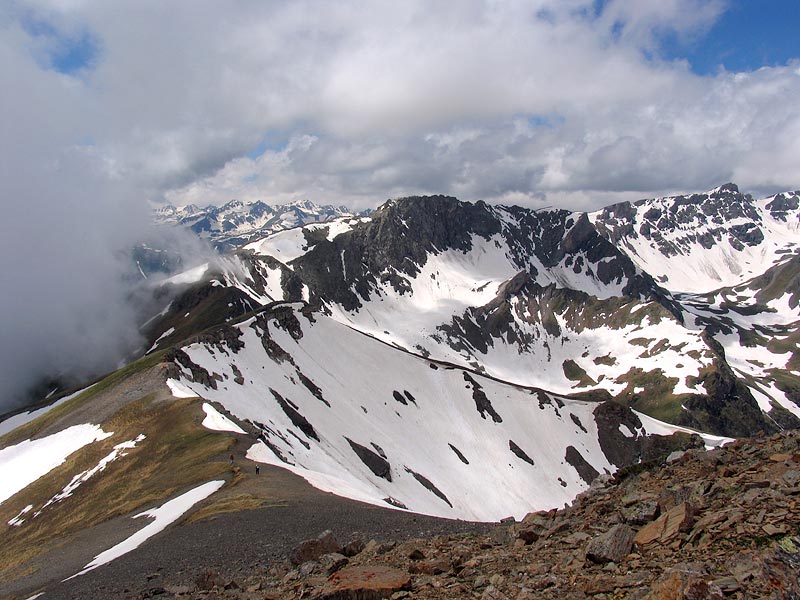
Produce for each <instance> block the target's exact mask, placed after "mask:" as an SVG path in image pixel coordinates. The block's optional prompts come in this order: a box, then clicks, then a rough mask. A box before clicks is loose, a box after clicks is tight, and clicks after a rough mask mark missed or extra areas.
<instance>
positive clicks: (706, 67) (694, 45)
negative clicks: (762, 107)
mask: <svg viewBox="0 0 800 600" xmlns="http://www.w3.org/2000/svg"><path fill="white" fill-rule="evenodd" d="M799 25H800V1H798V0H732V1H731V2H729V3H728V5H727V7H726V10H725V11H724V12H723V13H722V15H720V17H719V18H718V19H717V21H716V23H714V25H713V26H712V27H711V29H710V30H709V31H708V32H707V33H706V34H705V35H703V36H702V37H701V38H700V39H695V40H691V41H689V42H686V41H684V40H681V39H680V38H678V37H677V36H675V35H674V33H673V34H666V35H663V36H662V37H661V40H660V41H661V55H662V57H663V58H666V59H673V60H674V59H685V60H687V61H688V63H689V64H690V65H691V69H692V71H694V72H695V73H697V74H698V75H709V74H714V73H716V72H718V71H719V70H720V69H725V70H726V71H731V72H739V71H754V70H756V69H759V68H761V67H774V66H780V65H785V64H787V63H788V62H790V61H791V60H796V59H800V41H798V40H799V39H800V38H798V33H797V32H798V26H799Z"/></svg>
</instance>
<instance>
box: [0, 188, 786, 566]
mask: <svg viewBox="0 0 800 600" xmlns="http://www.w3.org/2000/svg"><path fill="white" fill-rule="evenodd" d="M257 205H258V206H257ZM289 206H291V205H289ZM294 209H297V210H300V209H302V211H303V213H304V214H305V215H306V216H304V217H302V218H301V217H300V216H298V213H297V212H293V211H294ZM215 211H216V212H215ZM337 211H338V212H337ZM276 215H282V216H276ZM286 215H290V216H286ZM291 215H294V216H291ZM309 215H310V216H309ZM317 216H319V220H317ZM329 217H330V218H329ZM295 218H296V219H299V220H292V219H295ZM323 218H326V219H327V220H325V221H322V220H321V219H323ZM159 219H160V220H161V221H162V222H172V223H180V224H182V225H184V226H190V227H192V228H194V229H195V231H197V232H200V233H201V235H205V236H208V237H209V239H211V240H212V241H213V242H214V243H215V244H217V245H218V247H229V246H232V245H236V246H237V248H236V249H235V250H233V251H231V252H228V253H226V254H225V255H224V256H221V257H220V258H219V259H218V260H214V261H211V262H209V263H206V264H203V265H201V266H199V267H196V268H194V269H191V270H189V271H185V272H182V273H178V274H176V275H174V276H172V277H170V278H168V279H167V280H165V281H162V282H159V283H158V284H154V285H155V286H156V288H155V289H154V293H155V294H156V296H157V297H159V298H163V304H162V306H161V308H160V310H159V311H158V313H157V314H154V315H153V316H152V317H151V318H150V319H149V321H148V322H147V323H146V324H144V325H143V329H142V331H143V333H144V334H145V336H146V337H147V339H148V344H147V345H148V347H149V350H147V352H146V355H145V356H144V357H143V358H141V359H140V360H138V361H137V362H134V363H132V364H131V365H128V366H127V367H126V368H125V369H123V370H121V371H118V372H115V373H113V374H111V375H109V376H108V377H105V378H102V379H101V380H99V381H98V382H96V383H95V384H94V386H93V387H90V388H87V389H86V390H79V391H78V392H77V393H75V394H73V395H71V396H66V397H62V398H60V399H57V398H51V400H57V403H56V405H51V406H50V407H41V408H39V409H38V411H31V412H27V413H21V414H18V415H15V416H14V417H12V418H11V419H7V420H6V421H2V422H0V435H2V433H5V435H4V436H3V437H0V447H3V449H2V450H0V469H2V467H3V464H4V463H3V461H4V458H5V459H6V463H8V460H10V459H8V457H9V456H11V455H13V456H24V455H25V452H28V451H33V447H34V446H37V447H39V448H43V449H49V451H54V450H53V449H54V448H59V449H60V450H58V452H61V453H62V455H63V456H62V458H61V460H62V462H61V463H58V461H51V462H55V463H57V464H56V465H55V466H52V465H51V466H48V465H50V463H47V464H45V465H44V466H42V467H41V468H40V471H41V474H40V475H38V476H36V477H34V475H36V473H33V471H34V470H32V469H28V471H31V473H29V475H28V476H26V477H22V476H18V477H17V479H16V480H15V481H17V484H16V485H15V487H14V488H13V489H12V488H11V487H10V486H7V487H9V490H8V492H9V493H8V494H7V497H6V499H4V500H3V501H0V517H2V518H3V519H5V520H6V521H7V522H9V523H10V524H9V528H10V530H11V532H12V542H14V543H16V544H18V546H14V544H11V545H9V548H14V547H23V546H24V545H25V544H30V543H31V540H32V539H33V538H31V536H32V535H34V533H33V532H34V531H39V532H40V531H41V529H42V527H45V525H46V524H47V527H49V528H50V529H51V530H58V531H61V532H62V533H63V535H64V536H65V538H66V539H72V538H71V537H70V536H76V535H78V532H79V531H80V530H82V529H85V528H86V527H89V526H91V527H100V526H101V524H102V523H104V522H105V521H107V520H108V519H110V518H111V517H112V516H114V517H116V516H119V515H127V514H133V512H134V511H136V510H141V509H143V508H152V506H153V504H154V503H156V501H157V500H159V499H165V498H168V497H171V496H174V495H175V494H176V493H178V492H181V491H182V492H185V493H188V492H186V489H187V488H189V487H192V486H194V487H192V489H193V490H199V489H200V488H201V487H202V485H207V484H209V483H210V482H211V481H216V482H220V483H219V486H218V487H217V488H215V489H213V490H212V489H211V488H208V490H206V488H203V490H204V491H203V493H205V491H208V494H209V495H211V496H210V497H211V498H220V500H218V501H217V502H218V503H219V502H224V501H225V500H224V498H226V496H225V494H228V496H227V497H229V496H230V494H232V493H233V492H232V491H231V490H232V489H233V486H235V482H236V481H237V479H236V478H237V477H238V475H237V474H236V473H235V472H233V473H229V472H228V469H227V461H226V460H225V459H226V457H227V453H228V449H229V448H231V447H235V446H236V445H237V444H244V446H245V447H244V448H243V449H242V452H241V459H242V460H246V461H252V462H257V463H260V464H267V465H273V466H277V467H281V468H283V469H286V470H289V471H291V472H293V473H296V474H297V475H300V476H302V477H303V478H304V479H306V480H307V481H308V482H310V483H311V484H312V485H314V486H315V487H317V488H318V489H321V490H324V491H330V492H334V493H335V494H337V495H340V496H344V497H347V498H351V499H354V500H358V501H361V502H366V503H368V504H372V505H376V506H383V507H386V508H390V509H393V510H399V511H409V512H413V513H422V514H427V515H434V516H439V517H449V518H459V519H469V520H477V521H495V520H498V519H501V518H503V517H506V516H509V515H514V516H516V517H518V518H521V517H522V516H524V515H525V514H526V513H528V512H530V511H532V510H547V509H552V508H559V507H563V506H564V505H565V504H569V503H570V502H571V501H572V500H573V499H574V498H575V497H576V495H577V494H579V493H580V492H582V491H583V490H586V489H587V488H588V487H589V486H590V485H591V483H592V482H593V481H595V480H596V479H597V478H598V476H601V475H606V474H608V475H610V474H612V473H614V472H615V471H617V470H618V469H620V468H623V467H626V466H629V465H631V464H636V463H639V462H642V461H645V462H646V461H649V460H652V459H655V458H658V457H663V456H666V455H668V454H670V453H671V452H674V451H677V450H682V449H686V448H690V447H703V446H705V447H709V448H711V447H717V446H720V445H722V444H724V443H726V442H727V441H729V440H730V438H735V437H743V436H750V435H755V434H757V433H774V432H777V431H779V430H783V429H791V428H796V427H798V426H800V372H799V371H800V368H799V367H800V355H799V354H798V344H797V340H798V325H799V324H800V308H798V302H799V301H800V296H799V295H798V294H800V279H799V277H800V271H799V270H798V268H799V267H800V258H799V257H798V244H800V236H798V227H799V226H800V192H786V193H782V194H777V195H775V196H771V197H769V198H763V199H754V198H752V197H751V196H750V195H747V194H743V193H741V192H740V191H739V190H738V188H737V187H736V186H735V185H733V184H726V185H723V186H721V187H719V188H716V189H714V190H711V191H709V192H706V193H702V194H692V195H686V196H673V197H666V198H657V199H647V200H641V201H638V202H626V203H621V204H615V205H613V206H609V207H607V208H604V209H602V210H599V211H596V212H591V213H580V212H572V211H568V210H560V209H545V210H532V209H527V208H522V207H516V206H490V205H488V204H485V203H483V202H477V203H468V202H461V201H459V200H457V199H456V198H452V197H447V196H427V197H409V198H399V199H393V200H390V201H388V202H386V203H384V204H383V205H381V206H380V207H379V208H378V209H376V210H375V211H374V212H372V213H370V214H361V215H354V214H350V213H346V212H345V211H344V209H333V208H331V207H323V208H322V209H317V208H316V207H314V206H312V205H310V204H305V205H302V206H295V207H294V208H290V209H286V207H282V208H281V209H271V208H270V207H268V206H267V205H259V203H256V204H252V205H244V204H241V203H235V202H234V203H229V204H228V205H225V206H224V207H221V208H220V209H218V210H217V209H206V210H202V211H201V210H199V209H196V208H192V207H186V208H184V209H174V208H171V207H167V208H165V209H163V210H162V211H161V212H160V213H159ZM309 221H310V222H309ZM290 222H291V223H301V222H302V224H300V225H299V226H296V227H288V228H284V227H283V225H285V224H289V223H290ZM278 223H280V225H277V224H278ZM276 226H277V227H279V228H280V230H277V231H276V230H275V229H274V228H275V227H276ZM265 227H266V228H267V229H264V228H265ZM143 351H144V349H143ZM201 408H202V411H201ZM201 423H202V425H201ZM75 427H81V428H83V429H81V435H80V436H79V439H80V442H75V444H74V445H65V444H64V443H63V441H61V440H60V438H58V439H57V436H59V435H62V434H63V432H64V431H66V430H67V429H68V428H75ZM9 452H10V453H11V454H9ZM104 452H105V453H106V454H104ZM3 453H6V454H5V455H4V454H3ZM111 454H113V458H111V459H109V458H108V457H109V456H111ZM188 456H191V457H192V460H193V461H194V462H193V463H192V464H191V467H187V465H186V463H185V462H184V461H185V457H188ZM103 457H105V458H103ZM127 457H129V458H127ZM101 459H102V460H101ZM235 459H236V461H237V464H238V461H239V459H240V457H239V455H238V454H237V456H236V457H235ZM198 460H203V461H206V463H204V466H203V467H202V468H200V467H198V465H197V464H196V461H198ZM98 461H99V462H98ZM103 461H106V462H103ZM233 462H234V455H233V454H232V455H231V464H233ZM101 464H102V465H103V466H102V468H100V465H101ZM245 464H246V463H245ZM176 468H182V469H184V471H182V476H181V477H180V478H179V481H177V482H173V483H170V484H169V485H165V484H164V482H160V483H157V481H159V478H158V477H155V476H153V473H154V472H155V471H158V470H161V469H167V470H170V469H176ZM93 469H94V470H93ZM101 471H102V474H99V473H100V472H101ZM89 472H91V473H92V474H91V475H90V476H88V477H85V473H89ZM82 474H83V475H82ZM143 474H147V476H144V475H143ZM31 477H34V478H33V479H31ZM81 477H85V478H84V479H81ZM74 478H77V479H75V480H74V481H73V479H74ZM28 480H30V481H28ZM84 481H86V483H83V482H84ZM101 481H103V482H105V483H101ZM70 482H72V483H71V486H70ZM76 482H77V483H76ZM84 486H87V487H86V488H84ZM89 486H100V487H99V488H98V489H97V490H95V497H96V498H97V497H99V496H97V494H98V493H100V491H103V493H112V490H119V489H125V490H127V493H126V494H124V495H122V494H117V496H114V497H115V498H116V500H115V501H114V502H110V503H107V504H105V505H102V506H95V505H94V504H92V509H91V510H89V511H84V515H83V517H82V521H81V523H80V524H76V523H74V522H72V520H70V519H68V518H66V517H65V516H64V515H65V514H66V513H59V510H58V507H59V506H62V505H64V504H66V503H67V502H69V501H70V498H71V497H73V496H80V495H81V492H84V493H86V494H88V493H89V490H92V489H94V488H92V487H89ZM67 487H69V490H67ZM220 487H221V489H220ZM209 490H210V491H209ZM67 491H68V493H66V492H67ZM190 491H191V490H190ZM234 491H235V490H234ZM65 493H66V495H64V494H65ZM198 494H199V493H198ZM184 495H185V494H184ZM181 497H183V496H181ZM206 497H207V496H202V497H201V496H199V495H198V500H195V502H201V501H203V498H206ZM131 498H134V499H133V500H131ZM50 500H52V501H50ZM75 502H77V500H75ZM187 502H188V501H187ZM192 505H193V504H192V503H189V504H188V507H191V506H192ZM188 507H187V508H186V509H185V510H189V508H188ZM12 521H13V523H12ZM34 527H35V529H34ZM89 558H91V557H89ZM96 558H97V557H96ZM4 560H5V561H6V562H5V563H3V561H4ZM8 561H9V559H8V557H6V558H5V559H4V558H3V557H2V556H0V563H2V564H0V577H2V576H3V575H2V573H3V571H2V565H3V564H8ZM12 562H13V561H12ZM87 562H88V561H87ZM95 562H96V561H95ZM14 564H15V565H17V566H19V564H21V563H19V562H17V563H14ZM15 568H16V567H15Z"/></svg>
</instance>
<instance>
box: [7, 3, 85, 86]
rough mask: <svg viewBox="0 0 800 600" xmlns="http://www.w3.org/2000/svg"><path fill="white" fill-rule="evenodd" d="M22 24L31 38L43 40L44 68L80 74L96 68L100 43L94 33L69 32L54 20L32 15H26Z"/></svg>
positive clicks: (67, 73) (42, 58) (41, 60)
mask: <svg viewBox="0 0 800 600" xmlns="http://www.w3.org/2000/svg"><path fill="white" fill-rule="evenodd" d="M21 24H22V27H23V28H24V29H25V31H26V32H27V33H28V34H29V35H30V36H31V37H33V38H36V39H37V41H38V42H42V43H41V47H42V49H43V50H44V56H42V57H40V62H41V63H42V64H41V66H42V67H43V68H46V69H51V70H53V71H57V72H59V73H63V74H65V75H76V74H78V73H80V72H82V71H86V70H91V69H93V68H94V67H95V65H96V64H97V61H98V58H99V55H100V45H99V42H98V40H97V38H96V37H95V36H94V35H92V34H91V32H89V31H86V30H83V31H79V32H75V33H65V32H63V31H59V30H58V29H57V28H56V27H54V26H53V25H52V24H51V23H49V22H47V21H45V20H43V19H40V18H36V17H33V16H30V15H28V16H25V17H24V18H22V19H21Z"/></svg>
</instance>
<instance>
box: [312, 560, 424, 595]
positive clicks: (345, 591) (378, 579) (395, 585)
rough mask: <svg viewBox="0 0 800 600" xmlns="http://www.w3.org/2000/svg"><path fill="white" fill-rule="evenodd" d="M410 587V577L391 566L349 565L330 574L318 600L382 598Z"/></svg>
mask: <svg viewBox="0 0 800 600" xmlns="http://www.w3.org/2000/svg"><path fill="white" fill-rule="evenodd" d="M410 588H411V577H410V576H409V575H408V574H407V573H404V572H403V571H401V570H399V569H393V568H391V567H382V566H372V567H351V568H345V569H342V570H341V571H338V572H336V573H334V574H333V575H331V576H330V577H329V578H328V581H327V583H326V584H325V586H324V587H323V589H322V591H321V593H320V594H319V596H317V598H318V600H382V599H383V598H390V597H391V596H392V594H393V593H395V592H398V591H400V590H408V589H410Z"/></svg>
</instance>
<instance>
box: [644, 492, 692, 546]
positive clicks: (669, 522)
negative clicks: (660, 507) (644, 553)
mask: <svg viewBox="0 0 800 600" xmlns="http://www.w3.org/2000/svg"><path fill="white" fill-rule="evenodd" d="M693 521H694V508H693V507H692V505H691V504H689V503H688V502H682V503H680V504H678V505H677V506H674V507H673V508H671V509H670V510H668V511H667V512H666V513H664V514H663V515H661V516H660V517H659V518H658V519H656V520H655V521H653V522H651V523H648V524H647V525H645V526H644V527H642V528H641V529H640V530H639V532H638V533H637V534H636V537H635V539H634V542H635V543H636V545H637V546H646V545H647V544H650V543H652V542H655V541H657V540H658V541H661V542H665V541H667V540H669V539H671V538H673V537H675V536H676V535H677V534H678V533H680V532H686V531H689V529H691V526H692V523H693Z"/></svg>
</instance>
